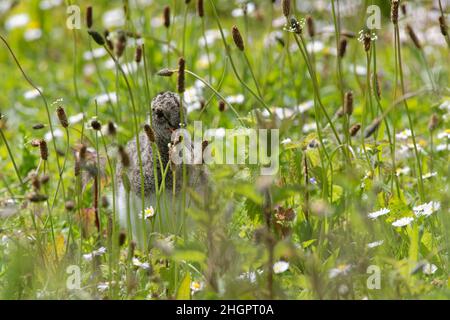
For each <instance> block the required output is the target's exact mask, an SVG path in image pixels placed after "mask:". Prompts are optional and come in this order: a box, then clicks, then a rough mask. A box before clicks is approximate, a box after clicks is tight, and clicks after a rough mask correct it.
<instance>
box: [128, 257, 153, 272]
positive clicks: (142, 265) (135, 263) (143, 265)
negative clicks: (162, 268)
mask: <svg viewBox="0 0 450 320" xmlns="http://www.w3.org/2000/svg"><path fill="white" fill-rule="evenodd" d="M132 263H133V266H135V267H138V268H141V269H144V270H150V265H149V263H148V262H141V261H139V259H138V258H133V260H132Z"/></svg>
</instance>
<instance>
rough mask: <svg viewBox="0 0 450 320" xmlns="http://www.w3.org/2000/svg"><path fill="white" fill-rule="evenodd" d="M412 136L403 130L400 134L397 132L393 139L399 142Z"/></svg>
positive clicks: (409, 132) (407, 130)
mask: <svg viewBox="0 0 450 320" xmlns="http://www.w3.org/2000/svg"><path fill="white" fill-rule="evenodd" d="M411 136H412V132H411V130H409V129H405V130H403V131H402V132H399V133H397V134H396V135H395V137H396V138H397V139H399V140H407V139H408V138H410V137H411Z"/></svg>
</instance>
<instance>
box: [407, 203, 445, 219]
mask: <svg viewBox="0 0 450 320" xmlns="http://www.w3.org/2000/svg"><path fill="white" fill-rule="evenodd" d="M440 208H441V203H440V202H439V201H430V202H428V203H424V204H421V205H418V206H415V207H414V208H413V211H414V214H415V215H416V217H422V216H425V217H428V216H430V215H431V214H433V213H434V212H436V211H437V210H439V209H440Z"/></svg>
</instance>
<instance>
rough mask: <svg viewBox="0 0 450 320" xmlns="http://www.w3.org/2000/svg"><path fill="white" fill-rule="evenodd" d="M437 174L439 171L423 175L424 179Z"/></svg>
mask: <svg viewBox="0 0 450 320" xmlns="http://www.w3.org/2000/svg"><path fill="white" fill-rule="evenodd" d="M435 176H437V172H428V173H427V174H424V175H422V179H430V178H432V177H435Z"/></svg>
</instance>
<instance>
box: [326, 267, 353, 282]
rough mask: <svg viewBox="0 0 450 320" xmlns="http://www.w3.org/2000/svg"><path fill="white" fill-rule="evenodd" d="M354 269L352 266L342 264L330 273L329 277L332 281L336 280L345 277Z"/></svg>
mask: <svg viewBox="0 0 450 320" xmlns="http://www.w3.org/2000/svg"><path fill="white" fill-rule="evenodd" d="M351 269H352V265H350V264H340V265H338V266H337V267H336V268H332V269H330V270H329V271H328V277H329V278H330V279H333V278H336V277H337V276H345V275H347V274H348V273H349V272H350V270H351Z"/></svg>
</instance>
